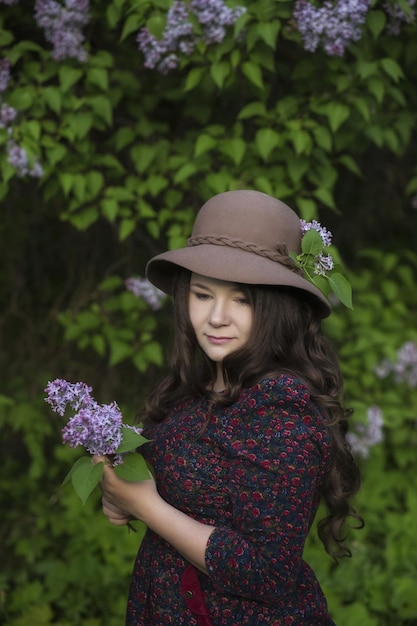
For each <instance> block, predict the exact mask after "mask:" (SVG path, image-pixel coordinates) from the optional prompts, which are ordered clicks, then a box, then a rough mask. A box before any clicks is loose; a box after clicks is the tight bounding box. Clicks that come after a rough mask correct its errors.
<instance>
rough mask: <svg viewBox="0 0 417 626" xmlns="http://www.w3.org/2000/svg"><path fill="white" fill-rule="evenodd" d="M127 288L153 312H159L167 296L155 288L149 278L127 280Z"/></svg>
mask: <svg viewBox="0 0 417 626" xmlns="http://www.w3.org/2000/svg"><path fill="white" fill-rule="evenodd" d="M125 286H126V289H127V290H128V291H131V292H132V293H133V294H134V295H135V296H136V297H138V298H142V299H143V300H145V302H146V303H147V304H148V305H149V306H150V307H151V309H152V311H159V309H160V308H161V306H162V302H163V300H164V299H165V298H166V295H165V294H164V292H163V291H161V290H160V289H158V288H157V287H154V286H153V285H152V283H150V282H149V280H148V279H147V278H135V277H131V278H127V279H126V280H125Z"/></svg>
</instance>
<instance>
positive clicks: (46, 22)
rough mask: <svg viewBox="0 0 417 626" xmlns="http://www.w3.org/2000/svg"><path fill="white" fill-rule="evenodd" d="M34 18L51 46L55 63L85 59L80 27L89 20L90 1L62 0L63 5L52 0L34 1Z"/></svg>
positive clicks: (85, 53) (83, 38)
mask: <svg viewBox="0 0 417 626" xmlns="http://www.w3.org/2000/svg"><path fill="white" fill-rule="evenodd" d="M35 19H36V21H37V23H38V25H39V26H40V27H41V28H42V29H43V30H44V33H45V37H46V39H47V41H49V42H50V43H51V44H52V45H53V47H54V49H53V52H52V56H53V57H54V59H55V60H56V61H62V60H63V59H67V58H75V59H78V61H80V62H81V63H82V62H85V61H86V60H87V52H86V51H85V49H84V47H83V44H84V41H85V37H84V35H83V34H82V28H83V27H84V26H86V25H87V24H88V22H89V19H90V16H89V0H65V6H63V5H61V4H59V3H58V2H55V0H36V2H35Z"/></svg>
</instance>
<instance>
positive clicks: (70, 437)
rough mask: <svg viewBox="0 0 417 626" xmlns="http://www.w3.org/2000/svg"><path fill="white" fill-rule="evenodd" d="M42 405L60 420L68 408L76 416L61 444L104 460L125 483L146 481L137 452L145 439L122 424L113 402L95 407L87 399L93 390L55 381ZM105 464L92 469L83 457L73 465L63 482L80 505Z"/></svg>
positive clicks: (146, 470)
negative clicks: (105, 458) (106, 459)
mask: <svg viewBox="0 0 417 626" xmlns="http://www.w3.org/2000/svg"><path fill="white" fill-rule="evenodd" d="M45 391H46V393H47V397H46V398H45V401H46V402H47V403H48V404H49V405H50V406H51V407H52V410H53V411H54V412H55V413H58V415H61V416H62V417H63V416H64V415H65V413H66V411H67V408H68V407H69V408H70V409H72V410H73V411H74V412H75V413H74V414H73V415H72V417H70V418H69V420H68V422H67V424H66V426H64V428H63V429H62V441H63V443H65V444H68V445H69V446H71V448H77V447H78V446H82V447H84V448H85V450H86V451H87V452H89V453H90V454H98V455H100V456H107V457H109V460H110V461H111V462H112V464H113V466H114V468H115V472H116V474H117V475H118V476H119V477H120V478H123V479H124V480H130V481H137V480H146V479H147V478H149V471H150V469H149V468H148V465H147V463H146V461H145V459H144V458H143V456H142V455H141V454H139V453H135V454H127V453H129V452H136V449H137V448H138V447H139V446H141V445H142V444H144V443H146V442H147V441H148V439H146V438H145V437H143V436H142V434H141V433H142V429H141V428H138V427H135V426H128V425H126V424H123V422H122V419H123V418H122V414H121V412H120V409H119V407H118V406H117V404H116V402H112V403H111V404H98V403H97V402H96V401H95V400H94V398H93V397H92V396H91V395H90V394H91V391H92V388H91V387H89V386H88V385H86V384H85V383H82V382H77V383H69V382H67V381H66V380H62V379H59V378H57V379H56V380H53V381H52V382H49V383H48V384H47V386H46V388H45ZM103 469H104V464H103V463H98V464H97V465H93V463H92V462H91V458H89V457H86V456H83V457H81V458H80V459H78V461H76V462H75V463H74V465H73V466H72V468H71V470H70V472H69V473H68V474H67V476H66V478H65V479H64V482H63V485H65V484H67V483H68V482H69V481H70V480H71V482H72V485H73V487H74V489H75V491H76V493H77V495H78V496H79V497H80V499H81V501H82V502H83V503H85V502H86V500H87V498H88V496H89V495H90V494H91V492H92V491H93V489H94V488H95V487H96V486H97V485H98V483H99V482H100V479H101V477H102V475H103Z"/></svg>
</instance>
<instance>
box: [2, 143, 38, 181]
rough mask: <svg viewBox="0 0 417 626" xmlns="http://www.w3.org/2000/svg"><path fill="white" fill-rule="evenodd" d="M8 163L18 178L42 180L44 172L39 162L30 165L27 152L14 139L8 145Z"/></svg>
mask: <svg viewBox="0 0 417 626" xmlns="http://www.w3.org/2000/svg"><path fill="white" fill-rule="evenodd" d="M6 150H7V162H8V163H10V165H11V166H12V167H14V168H15V170H16V172H17V174H18V176H20V177H23V176H31V177H32V178H42V176H43V174H44V172H43V167H42V165H41V164H40V162H39V160H38V159H36V160H35V162H34V163H33V164H31V163H30V161H29V157H28V155H27V152H26V150H25V149H24V148H22V146H19V145H18V144H17V143H16V142H15V141H14V139H9V140H8V142H7V145H6Z"/></svg>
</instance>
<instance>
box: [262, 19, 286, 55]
mask: <svg viewBox="0 0 417 626" xmlns="http://www.w3.org/2000/svg"><path fill="white" fill-rule="evenodd" d="M280 28H281V22H279V21H278V20H274V21H272V22H261V23H259V24H258V25H257V31H258V34H259V35H260V37H261V39H263V40H264V42H265V43H266V45H267V46H269V47H270V48H272V49H273V50H275V45H276V41H277V36H278V33H279V30H280Z"/></svg>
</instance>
